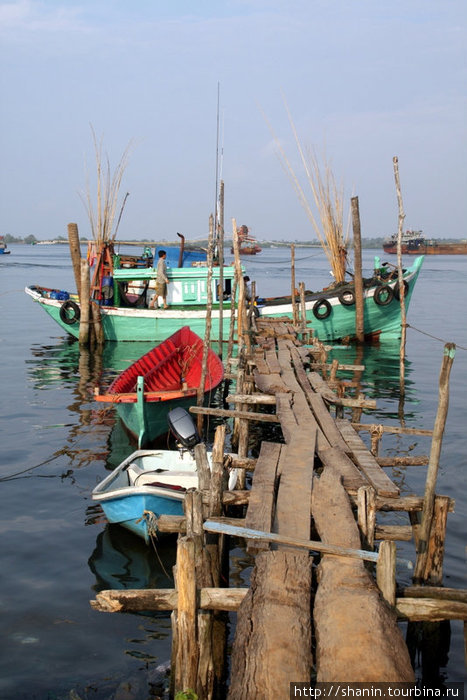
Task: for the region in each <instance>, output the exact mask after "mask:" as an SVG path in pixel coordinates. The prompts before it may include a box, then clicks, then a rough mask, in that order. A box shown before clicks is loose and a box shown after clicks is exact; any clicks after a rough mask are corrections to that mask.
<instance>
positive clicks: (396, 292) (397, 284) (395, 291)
mask: <svg viewBox="0 0 467 700" xmlns="http://www.w3.org/2000/svg"><path fill="white" fill-rule="evenodd" d="M393 291H394V296H395V297H396V299H397V301H399V300H400V298H401V297H400V294H399V282H396V284H395V285H394V290H393ZM408 291H409V283H408V282H407V280H404V296H407V292H408Z"/></svg>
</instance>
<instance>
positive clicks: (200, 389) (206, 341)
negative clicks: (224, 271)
mask: <svg viewBox="0 0 467 700" xmlns="http://www.w3.org/2000/svg"><path fill="white" fill-rule="evenodd" d="M213 247H214V217H213V215H212V214H211V216H210V217H209V240H208V275H207V281H206V284H207V290H206V291H207V303H206V329H205V332H204V347H203V364H202V369H201V380H200V383H199V386H198V391H197V400H196V403H197V405H198V406H202V405H203V400H204V386H205V384H206V373H207V366H208V353H209V347H210V343H211V320H212V264H213ZM202 431H203V415H202V413H199V414H198V432H199V434H200V435H201V433H202Z"/></svg>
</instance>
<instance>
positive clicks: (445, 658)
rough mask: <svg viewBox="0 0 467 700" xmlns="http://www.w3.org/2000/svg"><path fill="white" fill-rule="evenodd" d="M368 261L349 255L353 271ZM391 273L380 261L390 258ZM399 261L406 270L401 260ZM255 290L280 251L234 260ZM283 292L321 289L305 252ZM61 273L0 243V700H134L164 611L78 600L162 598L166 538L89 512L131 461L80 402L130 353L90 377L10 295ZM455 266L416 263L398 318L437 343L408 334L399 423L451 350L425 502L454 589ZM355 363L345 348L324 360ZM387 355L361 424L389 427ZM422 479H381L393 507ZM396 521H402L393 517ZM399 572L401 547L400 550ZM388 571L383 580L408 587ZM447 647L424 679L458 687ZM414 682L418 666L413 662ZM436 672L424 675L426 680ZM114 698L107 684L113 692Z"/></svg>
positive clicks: (162, 634)
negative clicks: (404, 310)
mask: <svg viewBox="0 0 467 700" xmlns="http://www.w3.org/2000/svg"><path fill="white" fill-rule="evenodd" d="M374 252H378V253H381V252H382V251H364V270H366V271H369V270H370V269H371V267H372V262H373V255H374ZM393 262H396V260H395V258H394V260H393ZM406 262H407V263H408V262H409V260H407V261H406ZM246 265H247V267H248V273H249V275H250V277H251V279H253V280H256V281H257V284H258V288H257V289H258V293H259V294H260V295H262V296H268V295H272V294H278V293H286V292H287V291H288V289H289V286H290V282H289V277H290V272H289V260H288V254H287V251H283V250H282V249H271V250H267V251H264V252H263V253H262V254H261V255H260V256H258V257H257V258H255V259H253V260H251V261H250V260H248V261H246ZM296 266H297V282H299V281H304V282H305V283H306V286H307V288H308V289H319V288H321V287H322V286H323V285H326V284H328V283H329V281H330V280H331V278H330V275H329V266H328V264H327V262H326V260H325V258H324V255H323V254H322V253H321V251H317V250H310V249H297V250H296ZM72 279H73V275H72V270H71V264H70V261H69V254H68V248H67V247H66V246H34V247H29V246H19V245H18V246H14V245H12V246H11V255H9V256H0V310H1V319H2V333H1V338H0V343H1V344H0V349H1V357H2V362H1V365H0V366H1V370H0V371H1V386H2V397H3V400H2V403H1V408H0V411H1V423H0V430H1V441H0V454H1V460H0V490H1V503H2V510H1V514H0V534H1V543H2V546H1V557H2V559H1V560H2V569H1V571H2V573H1V577H2V586H1V597H0V606H1V615H0V630H1V631H0V635H1V648H2V657H1V673H0V698H2V699H4V700H13V699H14V700H21V699H23V698H24V699H26V698H28V700H30V699H32V698H37V699H40V700H42V699H45V698H70V697H71V696H70V691H71V690H72V689H74V690H75V691H76V692H77V693H78V695H79V696H80V697H81V698H82V699H83V700H84V699H85V698H96V699H97V700H100V699H101V698H102V699H103V698H113V697H114V693H115V692H116V690H117V688H119V686H120V684H122V683H124V681H126V680H127V679H128V678H131V679H132V680H133V682H134V684H133V688H134V689H135V688H139V690H136V691H134V692H135V695H134V697H136V698H141V699H145V698H148V697H150V694H149V686H148V672H150V671H153V670H154V669H155V668H156V667H157V666H158V665H160V664H163V663H165V662H166V661H167V660H168V659H169V657H170V619H169V616H168V615H167V614H165V613H164V614H162V613H160V614H151V615H149V614H146V615H144V614H140V615H133V614H126V615H118V614H113V615H112V614H103V613H97V612H94V611H93V610H92V609H91V607H90V605H89V600H90V599H92V598H93V597H94V596H95V593H96V591H98V590H101V589H104V588H136V587H143V586H151V587H171V586H172V581H171V580H170V578H169V577H168V575H167V574H166V573H165V572H168V573H169V574H170V572H171V567H172V565H173V561H174V546H173V540H172V541H171V540H169V541H168V542H165V543H162V544H160V545H159V546H158V553H157V555H156V553H155V552H154V551H153V550H151V549H150V548H147V547H146V546H145V545H144V544H143V543H142V542H140V541H139V540H138V539H137V538H135V537H133V536H132V535H130V534H129V533H127V532H125V531H124V530H122V529H120V528H118V527H114V528H111V527H109V526H108V525H106V524H105V523H104V522H103V521H102V517H101V516H100V514H99V510H98V509H96V508H95V507H93V505H92V501H91V500H90V493H91V490H92V488H93V487H94V486H95V484H96V483H97V482H98V481H99V480H100V479H101V478H102V477H103V476H104V474H105V473H106V469H109V468H113V467H114V466H116V464H118V462H119V461H120V460H121V459H122V458H123V457H124V456H126V455H127V454H128V453H129V452H130V450H131V449H132V447H131V445H130V444H129V442H128V439H127V437H126V435H125V434H124V432H123V431H122V430H121V427H120V426H119V425H118V424H116V425H114V421H113V419H112V414H109V413H108V412H107V411H106V410H101V409H100V407H99V406H98V405H97V404H95V403H94V402H93V400H92V387H93V385H94V383H95V381H98V379H99V378H100V376H101V375H102V371H103V370H104V373H105V374H106V375H109V374H111V373H112V372H114V371H116V370H120V369H121V368H122V367H123V366H125V365H126V364H128V362H129V361H131V360H132V359H135V358H136V357H138V356H139V355H140V354H142V352H145V351H146V348H145V347H144V344H140V345H139V347H138V346H136V347H135V345H136V344H130V343H127V344H122V345H121V346H120V347H118V348H117V347H107V348H106V351H105V354H104V357H103V360H102V364H99V363H98V362H95V363H93V362H91V363H89V362H87V361H86V359H85V358H84V359H83V358H81V360H80V356H79V352H78V348H77V345H76V343H74V342H71V343H70V342H69V341H68V340H67V339H66V338H65V337H64V336H63V335H62V333H61V330H60V329H59V327H58V326H56V325H55V324H54V322H53V321H52V320H51V319H49V318H48V317H47V316H46V314H45V313H44V312H43V311H42V310H41V309H40V308H39V306H38V305H36V304H34V303H33V302H32V300H31V299H30V298H29V297H28V296H26V294H24V291H23V289H24V286H25V285H27V284H34V283H36V284H43V285H45V286H50V287H58V288H61V289H68V290H71V289H72V288H74V284H73V282H72ZM466 309H467V257H462V256H459V257H455V256H452V257H451V256H449V257H448V256H446V257H445V256H440V257H432V258H426V259H425V263H424V267H423V268H422V272H421V275H420V278H419V280H418V283H417V287H416V289H415V293H414V295H413V298H412V305H411V308H410V311H409V317H408V321H409V323H410V324H411V325H413V326H414V327H416V328H417V329H419V330H422V331H425V332H426V333H429V334H430V335H432V336H436V338H438V339H439V340H437V339H433V338H430V337H428V336H427V335H422V334H421V333H420V332H419V331H418V330H414V329H409V331H408V343H407V353H408V361H407V396H406V400H405V403H404V414H405V421H406V425H407V426H409V427H417V428H428V429H431V428H432V427H433V422H434V419H435V415H436V408H437V398H438V397H437V392H438V375H439V369H440V366H441V360H442V355H443V342H448V341H452V342H455V343H457V344H458V346H462V347H463V348H464V349H461V348H460V347H459V348H458V350H457V354H456V358H455V360H454V365H453V369H452V373H451V394H450V407H449V415H448V423H447V428H446V433H445V438H444V442H443V450H442V457H441V469H440V474H439V484H438V489H437V490H438V493H443V494H447V495H449V496H452V497H453V498H455V499H456V511H455V513H453V514H450V515H449V519H448V532H447V543H446V544H447V551H446V557H445V579H444V583H445V585H447V586H453V587H458V588H467V581H466V544H467V529H466V523H467V487H466V476H465V475H466V470H467V437H466V425H467V421H466V417H467V415H466V414H467V410H466V404H467V402H466V392H467V381H466V379H467V352H466V350H465V348H467V311H466ZM337 354H338V355H339V357H342V358H346V359H347V361H348V362H351V361H353V360H355V351H354V350H353V349H352V348H350V349H346V350H342V351H340V352H339V353H337ZM397 357H398V355H397V348H394V347H389V348H387V347H386V348H385V347H382V348H381V349H375V348H366V349H365V353H364V359H363V361H364V363H365V364H366V366H367V370H366V372H365V374H364V377H363V385H364V391H365V393H367V395H368V396H372V397H375V398H377V399H378V409H377V411H376V415H374V416H364V418H363V420H365V421H367V422H374V421H380V420H381V421H383V422H385V423H392V422H397V421H398V410H399V408H400V407H399V397H398V387H399V380H398V373H397V372H398V360H397ZM382 447H383V449H382V454H395V453H397V454H406V453H411V452H412V451H413V454H428V453H429V448H430V441H429V439H427V438H421V437H413V436H412V438H411V439H408V438H405V437H394V436H393V437H389V436H385V438H384V440H383V444H382ZM424 473H425V468H423V467H409V468H407V469H397V470H393V472H392V474H391V476H392V477H393V478H394V479H395V480H396V481H397V483H398V484H399V485H400V486H401V489H402V491H403V492H404V493H405V494H410V493H414V494H420V495H421V494H423V487H424ZM396 522H404V523H406V522H407V521H406V520H405V519H404V520H402V518H401V519H400V520H399V521H396ZM399 549H400V552H399V554H400V556H401V557H402V558H404V557H405V558H407V559H411V560H412V561H413V560H414V554H413V545H412V544H406V545H403V546H402V545H401V546H400V548H399ZM232 562H233V567H234V570H233V580H234V585H241V583H242V579H243V578H244V577H245V576H246V575H247V572H248V567H247V565H248V564H249V563H250V562H249V561H248V558H247V557H246V556H245V555H244V553H243V551H242V549H241V548H239V547H238V548H237V549H235V550H234V551H233V553H232ZM410 576H411V573H410V570H408V569H407V568H403V567H402V566H401V568H400V571H399V573H398V581H399V582H400V583H403V584H409V583H410ZM450 634H451V638H450V644H449V643H447V645H445V647H444V649H443V653H438V659H437V665H438V666H439V674H440V676H441V677H442V678H444V679H445V680H447V681H465V679H466V673H465V668H464V662H463V657H464V653H463V627H462V623H460V622H453V623H451V629H450ZM416 663H417V673H418V675H419V676H420V675H421V674H422V670H421V658H420V657H419V656H417V662H416ZM437 670H438V669H437ZM120 690H122V687H120Z"/></svg>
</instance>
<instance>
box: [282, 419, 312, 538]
mask: <svg viewBox="0 0 467 700" xmlns="http://www.w3.org/2000/svg"><path fill="white" fill-rule="evenodd" d="M315 444H316V433H315V432H313V431H312V430H311V431H310V430H308V431H307V432H306V433H299V434H297V437H296V438H295V439H294V440H293V442H292V443H290V444H287V445H285V446H284V447H283V448H282V451H281V455H280V459H279V463H280V466H279V469H280V474H281V476H280V483H279V491H278V493H277V501H276V513H275V518H274V527H273V530H274V532H277V533H279V534H280V535H286V536H293V537H298V538H302V539H309V537H310V512H311V488H312V481H313V464H314V454H315Z"/></svg>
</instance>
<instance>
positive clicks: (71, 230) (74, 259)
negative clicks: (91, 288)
mask: <svg viewBox="0 0 467 700" xmlns="http://www.w3.org/2000/svg"><path fill="white" fill-rule="evenodd" d="M68 244H69V246H70V256H71V263H72V265H73V272H74V275H75V284H76V291H77V292H78V296H79V298H80V300H81V249H80V246H79V233H78V224H68Z"/></svg>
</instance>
